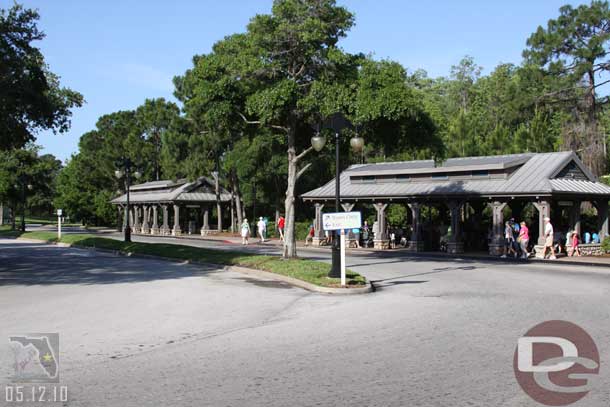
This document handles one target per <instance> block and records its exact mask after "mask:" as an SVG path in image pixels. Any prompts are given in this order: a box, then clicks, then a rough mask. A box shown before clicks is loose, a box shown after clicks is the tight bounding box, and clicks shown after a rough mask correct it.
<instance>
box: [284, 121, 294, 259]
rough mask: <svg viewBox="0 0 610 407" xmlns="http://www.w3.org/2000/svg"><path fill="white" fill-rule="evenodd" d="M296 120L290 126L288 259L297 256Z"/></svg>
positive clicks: (285, 236)
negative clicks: (295, 208) (295, 204)
mask: <svg viewBox="0 0 610 407" xmlns="http://www.w3.org/2000/svg"><path fill="white" fill-rule="evenodd" d="M295 132H296V121H295V120H293V121H292V123H291V125H290V127H289V128H288V185H287V187H286V201H285V202H284V206H285V213H286V215H285V219H286V224H285V229H284V252H283V257H284V258H286V259H289V258H294V257H297V239H296V235H295V230H294V229H295V228H294V190H295V186H296V182H297V154H296V146H295V144H296V143H295V136H296V135H295Z"/></svg>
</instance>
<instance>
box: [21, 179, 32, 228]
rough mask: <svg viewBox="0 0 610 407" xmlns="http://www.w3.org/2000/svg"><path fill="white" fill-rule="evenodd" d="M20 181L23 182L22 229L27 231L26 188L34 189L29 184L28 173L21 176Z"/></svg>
mask: <svg viewBox="0 0 610 407" xmlns="http://www.w3.org/2000/svg"><path fill="white" fill-rule="evenodd" d="M19 183H20V184H21V231H22V232H25V205H26V199H25V198H26V192H25V191H26V189H27V190H29V191H31V190H32V189H33V187H32V184H28V178H27V176H26V175H23V174H22V175H20V176H19Z"/></svg>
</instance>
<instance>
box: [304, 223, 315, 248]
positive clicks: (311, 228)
mask: <svg viewBox="0 0 610 407" xmlns="http://www.w3.org/2000/svg"><path fill="white" fill-rule="evenodd" d="M314 234H315V230H314V228H313V225H309V233H307V237H306V238H305V246H309V242H312V243H313V236H314Z"/></svg>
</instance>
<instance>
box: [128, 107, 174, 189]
mask: <svg viewBox="0 0 610 407" xmlns="http://www.w3.org/2000/svg"><path fill="white" fill-rule="evenodd" d="M179 114H180V109H178V106H176V104H175V103H171V102H166V101H165V99H164V98H159V99H146V100H145V101H144V104H143V105H142V106H140V107H138V108H137V109H136V117H135V118H136V120H137V121H138V125H139V128H140V129H141V130H142V132H143V136H144V139H145V140H146V141H147V143H148V144H149V145H148V146H147V147H148V148H147V150H149V151H150V152H149V153H148V154H147V155H149V156H150V157H151V158H152V173H153V179H155V180H157V181H159V180H160V179H161V146H162V140H163V136H164V135H165V134H166V133H167V132H168V131H170V130H171V128H172V125H173V123H174V121H176V120H177V119H178V117H179Z"/></svg>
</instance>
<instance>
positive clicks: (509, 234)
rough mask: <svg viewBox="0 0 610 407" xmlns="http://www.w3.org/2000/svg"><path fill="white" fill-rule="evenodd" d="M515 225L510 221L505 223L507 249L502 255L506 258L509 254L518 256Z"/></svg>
mask: <svg viewBox="0 0 610 407" xmlns="http://www.w3.org/2000/svg"><path fill="white" fill-rule="evenodd" d="M513 230H514V229H513V227H512V226H511V224H510V221H506V222H505V223H504V245H505V249H504V250H505V251H504V254H503V255H502V258H503V259H505V258H506V257H507V256H508V255H509V254H512V255H513V256H514V257H517V251H516V250H515V246H514V243H515V235H513Z"/></svg>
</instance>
